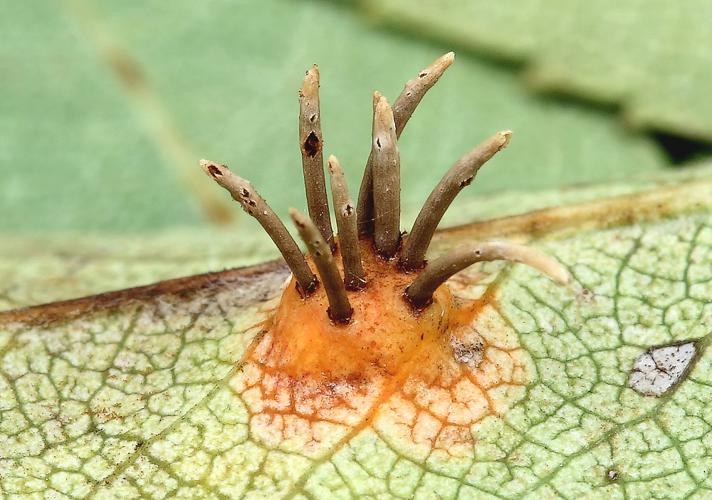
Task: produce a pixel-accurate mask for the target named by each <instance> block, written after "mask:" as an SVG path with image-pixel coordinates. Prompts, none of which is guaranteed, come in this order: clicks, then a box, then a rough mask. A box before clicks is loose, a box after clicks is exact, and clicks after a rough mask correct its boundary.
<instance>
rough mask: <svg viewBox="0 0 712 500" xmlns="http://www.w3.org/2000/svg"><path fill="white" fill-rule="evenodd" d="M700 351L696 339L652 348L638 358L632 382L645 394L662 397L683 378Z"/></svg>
mask: <svg viewBox="0 0 712 500" xmlns="http://www.w3.org/2000/svg"><path fill="white" fill-rule="evenodd" d="M696 354H697V349H696V347H695V343H694V342H685V343H682V344H675V345H667V346H659V347H652V348H650V349H648V350H647V351H645V352H644V353H642V354H641V355H640V356H638V359H636V360H635V364H634V365H633V370H632V371H631V373H630V378H629V379H628V385H629V386H630V387H631V389H633V390H634V391H636V392H638V393H640V394H643V395H645V396H656V397H660V396H662V395H663V394H665V393H666V392H668V391H669V390H670V389H671V388H672V387H673V386H674V385H675V384H677V383H678V382H679V381H680V380H681V379H682V377H683V376H684V375H685V374H686V373H687V370H688V368H689V367H690V365H691V363H692V361H693V360H694V359H695V355H696Z"/></svg>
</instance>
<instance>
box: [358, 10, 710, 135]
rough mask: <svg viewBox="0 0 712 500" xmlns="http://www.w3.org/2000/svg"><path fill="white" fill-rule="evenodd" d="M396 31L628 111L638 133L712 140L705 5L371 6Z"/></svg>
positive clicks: (542, 86) (538, 85)
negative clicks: (518, 66) (520, 66)
mask: <svg viewBox="0 0 712 500" xmlns="http://www.w3.org/2000/svg"><path fill="white" fill-rule="evenodd" d="M363 5H364V6H365V7H366V9H367V10H368V11H369V12H370V13H371V14H372V15H375V16H377V17H379V18H380V19H381V20H384V21H386V22H387V23H388V24H390V25H392V26H397V27H400V28H403V29H406V30H408V31H410V32H415V33H417V34H418V36H421V37H423V36H425V37H433V38H435V39H437V40H438V41H439V42H440V43H452V44H455V45H457V46H460V47H467V48H469V49H472V50H474V51H477V52H479V53H482V54H487V55H489V56H493V57H497V58H501V59H506V60H510V61H516V62H523V63H525V68H526V69H525V76H526V81H527V82H528V83H529V84H531V85H532V86H534V87H535V88H538V89H540V90H547V91H555V92H563V93H566V94H571V95H575V96H581V97H584V98H587V99H591V100H594V101H600V102H605V103H610V104H614V105H616V106H619V107H620V108H621V111H622V113H623V116H624V117H625V119H626V121H627V122H628V123H629V124H632V125H634V126H636V127H640V128H646V129H651V130H655V131H661V132H664V133H666V134H671V135H679V136H681V137H685V138H688V139H693V140H699V141H704V142H712V100H710V99H709V88H710V85H712V52H710V46H712V28H711V26H712V25H711V24H710V20H712V3H710V2H707V1H705V0H679V1H676V2H667V1H665V0H654V1H650V0H626V1H622V2H621V1H617V0H602V1H596V2H590V1H586V0H521V1H517V2H506V1H505V2H491V1H487V0H364V1H363Z"/></svg>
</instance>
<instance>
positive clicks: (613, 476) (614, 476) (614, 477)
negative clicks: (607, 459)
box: [606, 469, 618, 481]
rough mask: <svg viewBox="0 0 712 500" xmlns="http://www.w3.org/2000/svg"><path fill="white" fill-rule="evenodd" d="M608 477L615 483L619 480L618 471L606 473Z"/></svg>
mask: <svg viewBox="0 0 712 500" xmlns="http://www.w3.org/2000/svg"><path fill="white" fill-rule="evenodd" d="M606 477H607V478H608V480H609V481H615V480H617V479H618V471H617V470H613V469H611V470H609V471H608V472H607V473H606Z"/></svg>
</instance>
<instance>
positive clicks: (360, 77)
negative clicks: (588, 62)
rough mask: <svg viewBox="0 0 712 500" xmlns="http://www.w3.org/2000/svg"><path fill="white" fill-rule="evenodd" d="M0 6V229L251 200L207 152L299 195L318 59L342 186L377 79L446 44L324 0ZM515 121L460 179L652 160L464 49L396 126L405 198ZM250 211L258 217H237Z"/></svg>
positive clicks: (485, 187)
mask: <svg viewBox="0 0 712 500" xmlns="http://www.w3.org/2000/svg"><path fill="white" fill-rule="evenodd" d="M3 11H4V15H3V17H2V21H0V23H2V24H3V26H2V30H3V32H4V33H6V35H5V36H6V39H7V40H8V43H4V44H3V45H2V48H0V54H1V60H2V65H3V66H4V68H5V71H4V72H3V73H4V74H5V75H7V77H6V78H4V79H3V83H2V84H1V85H2V94H3V96H4V98H3V101H2V102H3V108H4V109H3V112H2V122H1V123H0V127H2V138H3V139H2V140H3V144H2V147H0V155H2V156H0V158H1V160H0V169H1V173H2V177H3V179H4V180H3V183H2V193H1V195H0V213H2V214H3V217H2V218H1V219H0V229H2V230H6V231H7V230H14V231H30V232H32V231H37V230H42V231H47V230H63V231H64V230H73V231H82V230H94V231H96V230H101V231H124V230H149V229H159V228H170V227H175V226H179V225H180V226H183V225H201V224H204V223H205V222H214V223H223V222H226V221H228V220H230V219H233V220H235V219H237V220H238V221H239V224H240V225H242V223H243V221H244V219H245V216H243V214H242V213H241V212H240V211H239V210H238V209H237V208H236V207H234V206H232V205H231V203H230V201H229V200H228V199H227V196H225V195H224V193H223V192H221V191H220V190H219V189H218V188H216V187H214V186H213V185H212V184H211V182H210V181H209V179H207V178H203V177H202V173H201V172H200V171H199V169H198V168H197V160H198V159H199V158H200V157H208V158H211V159H214V160H217V161H222V162H226V163H228V164H229V165H231V167H232V168H233V169H234V170H236V171H237V172H239V173H240V174H241V175H243V176H244V177H247V178H249V179H251V180H252V181H253V183H254V184H255V185H256V186H257V187H258V189H260V190H261V191H262V192H263V193H264V195H265V196H266V197H267V198H268V199H269V201H270V202H271V203H272V204H273V205H274V208H275V209H276V210H277V212H278V213H280V214H284V213H285V212H286V209H287V208H288V207H289V206H292V205H295V206H298V207H301V206H303V205H304V201H303V193H302V187H301V182H302V181H301V173H300V162H299V152H298V146H297V142H296V138H297V120H296V116H297V98H296V96H297V89H298V87H299V85H300V82H301V77H302V75H303V72H304V70H305V69H306V68H307V67H308V66H309V65H310V64H312V63H313V62H317V63H319V64H320V66H321V72H322V111H323V113H322V115H323V119H322V123H323V126H324V130H325V141H326V151H327V152H328V153H335V154H337V155H338V156H339V157H340V159H341V160H342V163H343V164H344V165H345V167H346V169H347V171H348V175H349V180H350V181H351V187H352V190H353V191H354V192H355V188H356V186H357V183H358V179H359V177H360V174H361V171H362V168H363V164H364V162H365V158H366V156H367V154H368V151H369V143H370V140H369V136H370V122H371V118H370V112H371V93H372V91H373V90H375V89H379V90H381V91H383V92H384V93H385V94H386V95H387V96H388V97H389V98H391V99H393V98H395V96H397V94H398V93H399V92H400V90H401V88H402V85H403V83H404V82H405V80H407V79H409V78H411V77H412V76H414V75H415V74H416V73H417V71H419V69H420V68H422V67H423V66H425V65H426V64H428V63H429V62H430V61H431V60H432V59H434V58H435V57H437V56H438V55H440V54H441V53H443V52H445V51H447V50H449V48H450V46H449V44H440V45H439V44H433V43H429V42H421V41H419V40H415V39H413V38H405V37H402V36H400V35H398V34H394V33H390V32H387V31H384V30H380V29H377V28H373V27H370V26H368V25H367V24H366V23H364V21H363V19H361V18H360V17H359V16H357V15H356V14H355V12H354V11H353V10H350V9H345V8H342V7H339V6H337V5H334V4H330V3H328V2H313V1H289V0H267V1H263V0H245V1H241V2H239V3H235V2H228V1H223V0H210V1H206V2H193V1H188V0H180V1H175V2H171V3H170V5H168V4H166V3H165V2H158V1H148V2H145V1H136V0H132V1H124V2H119V3H117V2H110V1H108V0H106V1H100V2H80V1H78V0H77V1H65V2H60V3H52V2H50V3H45V2H21V3H20V2H16V3H11V4H8V5H7V8H4V9H3ZM507 128H511V129H513V130H514V132H515V135H514V139H513V141H512V144H511V145H510V147H509V148H508V149H507V151H506V152H505V154H502V155H499V156H498V157H497V158H496V159H495V160H494V161H493V162H492V164H491V165H488V167H487V168H486V169H484V170H483V171H482V173H481V174H480V176H479V177H478V181H477V182H476V183H475V184H474V185H473V186H472V188H471V189H469V190H468V191H467V192H466V193H465V194H464V196H466V197H468V196H469V197H475V196H477V195H478V193H483V192H493V191H496V190H499V189H503V188H509V189H516V188H521V189H528V190H534V189H542V188H551V187H555V186H560V185H566V184H570V183H574V182H576V183H579V182H592V181H602V180H605V179H610V178H621V177H625V176H628V175H630V174H633V173H640V172H649V171H654V170H657V169H660V168H661V167H662V166H663V165H664V164H665V161H664V158H663V157H662V155H661V152H660V150H659V148H658V146H657V145H656V144H655V143H653V141H651V140H650V139H649V138H647V137H643V136H639V135H634V134H629V133H628V132H627V131H626V130H624V128H623V127H621V126H619V124H617V123H615V122H614V121H612V120H611V119H610V115H609V114H608V113H606V112H603V111H601V110H597V109H591V108H588V107H585V106H582V105H578V104H572V103H567V102H561V101H557V100H553V99H540V98H537V97H536V96H533V95H530V94H529V93H528V92H527V91H526V90H525V89H523V88H522V87H521V86H520V84H519V82H518V80H517V78H516V76H515V75H514V74H513V73H512V72H511V71H510V70H509V69H508V68H506V67H505V68H503V67H500V66H497V65H495V64H492V63H490V62H485V61H483V60H479V59H477V58H474V57H468V56H465V57H459V58H458V60H457V63H456V64H455V66H453V68H452V69H450V70H449V72H448V74H446V76H445V77H444V78H443V79H442V81H441V83H440V84H439V85H438V87H436V89H434V90H433V92H432V95H429V96H428V97H427V98H426V99H425V101H424V102H423V104H422V106H421V108H420V109H419V110H418V111H417V113H416V115H415V117H414V119H413V120H412V121H411V123H410V124H409V126H408V128H407V130H406V132H405V133H404V135H403V140H402V144H401V152H402V156H403V162H402V163H403V166H404V167H403V168H404V175H403V177H404V192H403V195H404V196H403V202H404V210H405V212H406V213H407V214H412V212H413V211H414V210H415V209H417V207H418V205H419V204H420V203H421V202H422V200H423V199H424V198H425V196H426V195H427V193H428V192H429V190H430V189H431V188H432V186H433V185H434V183H435V182H436V180H437V179H438V177H439V175H440V173H441V172H443V171H444V170H445V169H446V168H447V167H448V166H449V165H450V164H451V163H452V162H453V161H454V160H455V159H456V158H457V157H459V156H460V155H461V154H462V153H463V152H465V151H466V150H468V149H469V148H470V147H472V146H473V145H474V144H476V143H478V142H480V141H481V140H483V139H484V138H485V137H488V136H489V135H491V134H492V133H493V132H495V131H497V130H501V129H507ZM247 227H250V228H252V227H253V225H252V222H250V225H249V226H247Z"/></svg>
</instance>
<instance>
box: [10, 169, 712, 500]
mask: <svg viewBox="0 0 712 500" xmlns="http://www.w3.org/2000/svg"><path fill="white" fill-rule="evenodd" d="M711 189H712V180H711V179H710V178H709V177H703V178H700V179H697V180H694V181H690V182H682V183H678V184H672V185H668V186H665V187H662V188H658V189H655V190H649V191H643V192H640V193H635V194H629V195H624V196H621V197H617V198H610V199H602V200H598V201H590V202H586V203H583V204H580V205H576V206H569V207H563V208H552V209H547V210H543V211H538V212H533V213H530V214H525V215H521V216H516V217H508V218H503V219H498V220H493V221H490V222H480V223H476V224H472V225H469V226H461V227H459V228H454V229H451V230H447V231H443V232H441V233H439V236H438V239H437V242H436V247H435V253H438V252H440V251H442V250H443V249H445V248H447V247H450V246H452V245H454V244H457V243H458V242H462V241H463V240H466V239H471V238H473V237H477V238H483V239H484V238H494V237H507V238H512V239H519V240H529V241H530V242H531V243H532V244H536V245H537V246H540V247H542V248H544V249H546V250H547V251H548V252H550V253H552V254H553V255H555V256H556V257H557V258H558V259H559V260H560V261H561V262H562V263H563V264H565V265H566V266H567V267H568V268H569V270H570V271H571V273H572V275H573V277H574V281H575V284H574V286H572V287H571V288H562V287H558V286H556V285H554V284H553V283H552V282H550V281H548V280H547V279H546V278H543V277H542V276H541V275H539V274H537V273H535V272H533V271H531V270H529V269H528V268H525V267H522V266H518V265H515V266H502V265H499V264H487V265H485V266H484V267H482V268H475V269H473V270H471V271H468V272H466V273H465V274H464V275H461V276H459V277H458V278H456V279H454V280H453V282H452V288H453V290H454V291H455V293H457V294H458V295H460V296H463V297H468V298H471V299H472V298H476V299H477V300H478V302H477V303H478V304H479V306H478V308H477V309H476V311H477V312H476V314H475V316H474V318H473V320H472V322H471V323H470V324H469V325H470V326H471V327H472V328H473V330H472V331H473V332H474V333H475V334H477V335H479V337H480V338H481V339H482V342H483V345H484V350H483V351H481V354H482V355H483V360H482V362H481V363H480V364H479V365H477V366H471V365H470V364H467V363H459V362H457V361H456V360H455V358H454V357H452V352H451V351H448V350H447V349H445V350H442V346H443V345H445V346H447V345H449V344H447V339H443V341H444V342H445V343H444V344H440V343H438V342H436V343H434V344H430V343H426V344H425V347H423V348H422V349H421V350H420V351H416V352H415V354H414V357H413V358H412V359H411V360H409V362H407V363H405V364H404V365H403V366H401V367H399V369H398V370H396V372H395V373H392V374H390V375H383V377H382V378H381V379H377V380H371V381H370V383H369V384H367V385H365V386H359V385H358V382H357V381H356V382H352V383H353V384H355V385H352V386H350V385H349V383H348V382H339V383H337V384H335V385H334V386H333V387H332V388H331V392H328V391H327V392H322V391H320V390H318V388H317V390H316V391H314V392H309V387H308V386H305V385H300V383H298V382H296V381H294V380H293V381H291V383H288V382H289V380H288V377H287V380H286V382H287V383H288V384H287V385H283V384H284V383H285V379H284V377H285V376H286V375H285V374H280V372H279V370H276V371H274V372H268V371H267V370H268V369H267V368H266V367H267V366H269V356H270V354H269V352H270V351H269V349H268V347H269V346H268V344H269V342H270V338H271V336H270V334H269V332H268V333H264V331H263V326H262V325H263V323H262V320H264V319H265V318H266V317H268V316H269V315H270V314H272V311H273V308H274V307H275V306H276V304H277V301H278V296H279V292H280V290H281V288H282V283H283V282H284V279H285V278H286V276H287V273H286V271H285V270H284V268H283V267H281V265H280V264H278V263H270V264H265V265H261V266H255V267H251V268H246V269H240V270H233V271H225V272H222V273H218V274H211V275H204V276H196V277H191V278H184V279H181V280H177V281H172V282H164V283H160V284H157V285H154V286H149V287H146V288H143V289H135V290H131V291H124V292H116V293H112V294H107V295H104V296H97V297H89V298H86V299H80V300H77V301H71V302H64V303H57V304H49V305H46V306H39V307H36V308H30V309H26V310H18V311H14V312H13V311H10V312H6V313H1V314H0V345H2V348H1V349H2V350H1V351H0V356H1V357H0V374H2V378H1V379H0V408H1V409H2V413H1V415H2V420H0V436H1V437H0V442H1V443H2V447H1V448H0V449H1V450H2V452H0V453H2V457H3V459H2V461H1V462H0V487H1V488H2V491H4V492H6V493H8V494H11V495H12V494H19V495H31V494H35V495H36V496H41V495H45V494H46V495H57V496H59V495H60V494H64V495H71V496H82V497H83V496H95V497H97V498H116V497H121V498H128V497H139V496H156V497H163V496H169V497H177V496H190V497H197V496H216V497H217V496H227V497H231V498H234V497H239V496H243V495H249V496H260V497H270V498H275V497H280V496H299V497H315V498H334V497H349V496H366V495H374V496H375V495H379V496H381V497H384V498H387V497H396V496H398V497H411V496H415V497H418V498H429V497H433V496H435V495H439V496H441V497H446V498H455V497H460V498H473V497H476V498H482V497H488V496H496V497H504V498H510V497H521V496H524V495H526V494H531V495H532V496H535V497H563V498H568V497H581V496H584V495H585V496H590V497H636V498H639V497H648V496H655V497H658V498H661V497H669V498H675V497H689V496H695V495H696V496H698V497H703V496H705V495H707V494H709V489H710V484H709V476H708V471H709V470H710V463H709V462H710V458H709V456H710V453H709V452H708V450H707V446H708V444H707V438H706V436H707V435H708V434H709V430H710V429H709V427H710V424H709V423H708V422H707V420H706V415H707V414H708V413H709V411H710V408H709V405H710V404H711V401H712V391H710V389H709V387H710V384H711V383H712V363H710V359H711V358H710V355H709V351H708V350H706V349H705V346H706V345H707V343H708V339H709V334H710V331H711V327H712V309H710V307H709V306H710V304H711V303H712V286H711V285H712V274H710V269H712V265H711V264H712V260H711V259H712V204H711V200H710V197H709V193H710V190H711ZM480 273H482V274H484V276H485V278H484V279H482V276H481V274H480ZM478 276H479V277H478ZM453 335H454V334H453ZM683 340H685V341H688V340H696V342H695V346H696V348H695V349H696V350H698V351H697V352H698V359H696V360H695V362H694V366H693V367H692V370H691V371H690V372H689V373H687V374H686V376H685V378H684V379H683V380H680V381H678V384H677V385H676V386H675V388H674V390H673V391H672V392H671V393H669V394H667V395H665V396H664V397H660V398H657V397H650V396H643V395H641V394H638V392H636V391H635V390H633V389H631V388H629V387H628V378H629V375H630V371H631V369H632V367H633V366H634V363H635V362H636V359H637V358H638V356H639V355H640V354H643V353H645V352H646V351H647V350H648V348H650V347H653V346H659V345H663V344H672V343H674V342H676V341H683ZM651 352H652V351H651ZM448 353H450V355H448ZM440 355H442V357H439V356H440ZM460 358H462V357H460ZM260 360H262V361H260ZM265 360H267V363H264V361H265ZM429 369H432V370H435V371H434V372H429V371H428V370H429ZM433 374H435V376H434V377H433V376H432V375H433ZM426 375H428V376H426Z"/></svg>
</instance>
